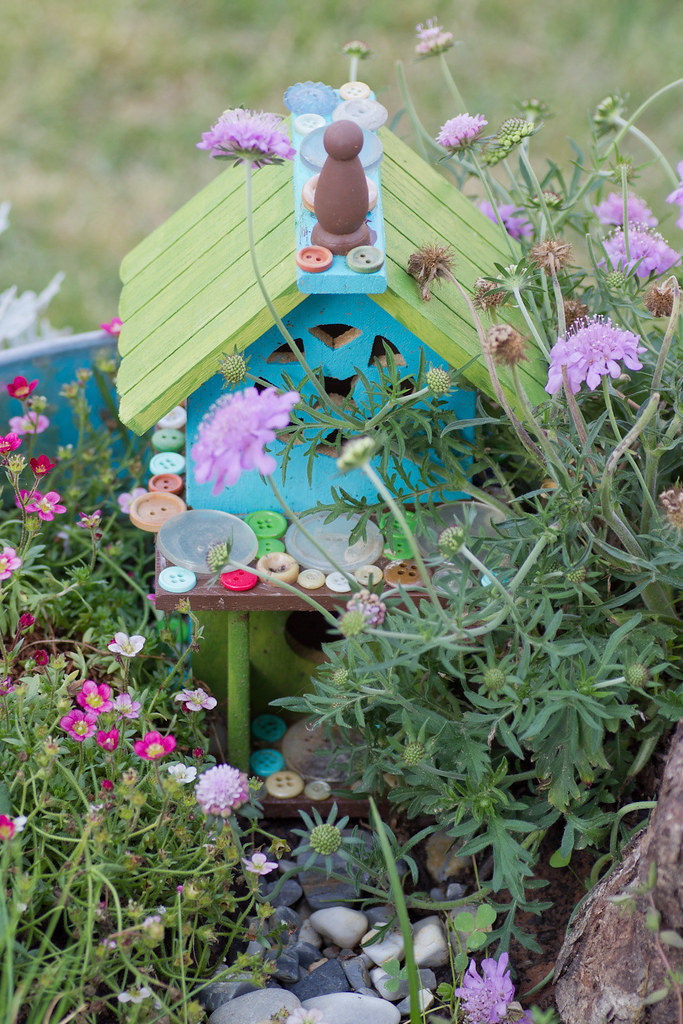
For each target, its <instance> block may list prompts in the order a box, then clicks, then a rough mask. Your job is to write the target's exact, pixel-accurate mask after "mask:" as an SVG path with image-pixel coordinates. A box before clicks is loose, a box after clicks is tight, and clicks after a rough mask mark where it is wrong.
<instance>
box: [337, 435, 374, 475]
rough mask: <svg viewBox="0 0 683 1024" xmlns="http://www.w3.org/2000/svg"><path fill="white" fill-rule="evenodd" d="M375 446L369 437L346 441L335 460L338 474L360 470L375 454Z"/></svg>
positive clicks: (353, 438)
mask: <svg viewBox="0 0 683 1024" xmlns="http://www.w3.org/2000/svg"><path fill="white" fill-rule="evenodd" d="M375 449H376V445H375V442H374V441H373V439H372V438H371V437H352V438H351V440H350V441H347V442H346V444H345V445H344V447H343V448H342V450H341V453H340V455H339V458H338V459H337V469H338V470H339V472H340V473H348V472H349V470H351V469H360V468H361V467H362V466H364V465H365V464H366V462H369V461H370V459H371V458H372V456H373V455H374V454H375Z"/></svg>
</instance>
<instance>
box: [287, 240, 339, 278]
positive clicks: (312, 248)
mask: <svg viewBox="0 0 683 1024" xmlns="http://www.w3.org/2000/svg"><path fill="white" fill-rule="evenodd" d="M332 259H333V256H332V253H331V252H330V250H329V249H326V248H325V246H324V245H305V246H304V248H303V249H299V251H298V253H297V254H296V265H297V267H299V269H300V270H305V271H306V272H307V273H309V274H319V273H320V272H321V271H323V270H327V269H328V268H329V267H331V266H332Z"/></svg>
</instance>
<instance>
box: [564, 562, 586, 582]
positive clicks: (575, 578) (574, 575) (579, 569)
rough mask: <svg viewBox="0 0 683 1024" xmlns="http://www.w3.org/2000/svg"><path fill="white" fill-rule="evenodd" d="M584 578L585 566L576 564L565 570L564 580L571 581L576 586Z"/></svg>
mask: <svg viewBox="0 0 683 1024" xmlns="http://www.w3.org/2000/svg"><path fill="white" fill-rule="evenodd" d="M585 578H586V566H585V565H576V566H574V568H573V569H569V570H568V571H567V575H566V580H567V583H573V584H574V585H576V586H578V584H579V583H583V581H584V580H585Z"/></svg>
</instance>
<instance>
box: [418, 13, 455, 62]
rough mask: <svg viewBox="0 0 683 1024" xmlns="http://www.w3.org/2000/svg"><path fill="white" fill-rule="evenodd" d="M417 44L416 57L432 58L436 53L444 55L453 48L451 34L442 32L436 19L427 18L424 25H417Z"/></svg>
mask: <svg viewBox="0 0 683 1024" xmlns="http://www.w3.org/2000/svg"><path fill="white" fill-rule="evenodd" d="M415 31H416V32H417V43H416V45H415V53H416V54H417V55H418V57H433V56H435V55H436V54H438V53H445V51H446V50H450V48H451V47H452V46H453V33H452V32H444V30H443V28H442V27H441V25H438V24H437V22H436V18H428V20H427V24H426V25H422V24H420V25H418V26H417V28H416V29H415Z"/></svg>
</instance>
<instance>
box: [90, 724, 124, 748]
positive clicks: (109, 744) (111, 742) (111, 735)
mask: <svg viewBox="0 0 683 1024" xmlns="http://www.w3.org/2000/svg"><path fill="white" fill-rule="evenodd" d="M95 742H96V743H97V745H98V747H102V750H109V751H112V750H116V748H117V747H118V745H119V730H118V729H109V730H108V731H105V730H104V729H98V730H97V735H96V736H95Z"/></svg>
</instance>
